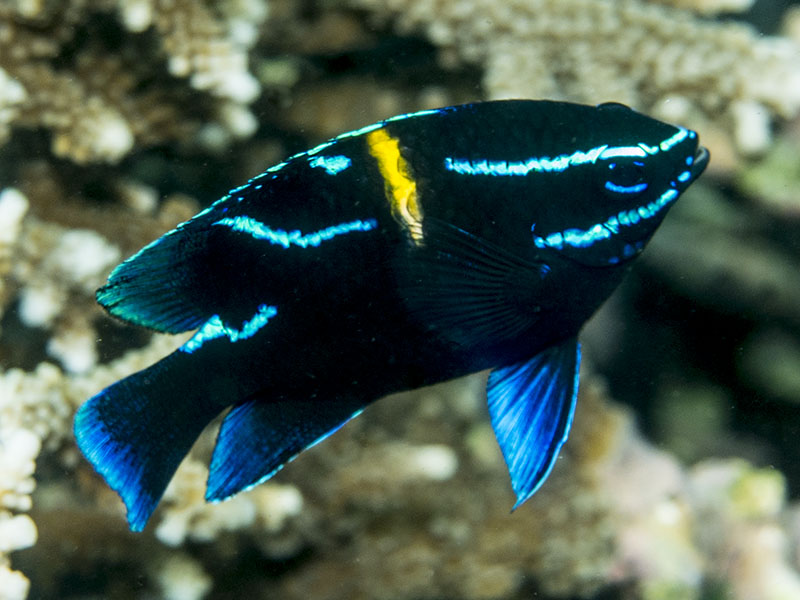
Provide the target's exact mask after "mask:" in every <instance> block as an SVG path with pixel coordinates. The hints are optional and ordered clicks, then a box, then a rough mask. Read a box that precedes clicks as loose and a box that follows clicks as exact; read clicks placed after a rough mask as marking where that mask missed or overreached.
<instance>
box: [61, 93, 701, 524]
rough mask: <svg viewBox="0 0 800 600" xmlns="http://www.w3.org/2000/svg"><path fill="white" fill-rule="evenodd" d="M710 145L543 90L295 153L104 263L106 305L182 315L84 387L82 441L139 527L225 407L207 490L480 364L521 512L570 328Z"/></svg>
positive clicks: (608, 288)
mask: <svg viewBox="0 0 800 600" xmlns="http://www.w3.org/2000/svg"><path fill="white" fill-rule="evenodd" d="M707 162H708V153H707V152H706V150H705V149H704V148H699V147H698V140H697V135H696V134H695V133H694V132H693V131H689V130H687V129H684V128H682V127H675V126H672V125H667V124H665V123H661V122H659V121H656V120H654V119H651V118H649V117H646V116H644V115H641V114H638V113H636V112H634V111H632V110H630V109H628V108H627V107H624V106H622V105H619V104H603V105H600V106H597V107H590V106H581V105H576V104H567V103H560V102H546V101H502V102H484V103H477V104H467V105H464V106H455V107H449V108H442V109H437V110H426V111H421V112H418V113H413V114H408V115H400V116H398V117H394V118H391V119H387V120H386V121H382V122H380V123H376V124H375V125H370V126H367V127H363V128H362V129H359V130H357V131H352V132H349V133H345V134H343V135H340V136H339V137H337V138H335V139H333V140H331V141H329V142H325V143H324V144H320V145H319V146H317V147H316V148H313V149H311V150H309V151H308V152H303V153H301V154H298V155H295V156H293V157H291V158H289V159H287V160H286V162H283V163H281V164H278V165H276V166H274V167H272V168H270V169H267V171H265V172H264V173H262V174H261V175H259V176H258V177H255V178H254V179H252V180H251V181H249V182H248V183H247V184H246V185H243V186H242V187H239V188H237V189H234V190H232V191H231V192H230V193H229V194H228V195H227V196H225V197H224V198H222V199H220V200H219V201H217V202H216V203H214V204H213V205H211V206H210V207H209V208H207V209H206V210H204V211H202V212H201V213H200V214H198V215H197V216H195V217H194V218H193V219H191V220H190V221H187V222H186V223H183V224H181V225H179V226H178V227H177V228H176V229H174V230H173V231H170V232H169V233H167V234H166V235H164V236H162V237H161V238H159V239H158V240H156V241H155V242H153V243H152V244H150V245H148V246H146V247H145V248H143V249H142V250H141V251H139V252H138V253H137V254H136V255H135V256H133V257H131V258H130V259H128V260H127V261H125V262H124V263H122V264H121V265H120V266H118V267H117V268H116V269H115V270H114V271H113V272H112V273H111V276H110V277H109V279H108V283H107V284H106V285H105V286H103V287H102V288H101V289H100V290H99V291H98V293H97V298H98V301H99V302H100V303H101V304H102V305H103V306H104V307H105V308H106V309H108V311H109V312H110V313H111V314H112V315H114V316H116V317H119V318H121V319H124V320H126V321H130V322H132V323H136V324H137V325H142V326H144V327H149V328H151V329H155V330H157V331H163V332H169V333H178V332H182V331H189V330H197V332H196V333H195V334H194V336H193V337H192V338H191V339H190V340H189V341H188V342H187V343H186V344H184V345H183V346H182V347H181V348H180V349H179V350H177V351H176V352H174V353H173V354H171V355H170V356H168V357H166V358H165V359H163V360H161V361H159V362H158V363H156V364H155V365H153V366H151V367H149V368H147V369H145V370H143V371H141V372H139V373H136V374H134V375H131V376H130V377H127V378H125V379H123V380H122V381H119V382H117V383H115V384H114V385H112V386H110V387H109V388H107V389H105V390H103V391H102V392H100V393H99V394H97V395H96V396H94V397H93V398H91V399H90V400H89V401H88V402H87V403H86V404H84V405H83V406H82V407H81V408H80V410H79V411H78V414H77V416H76V418H75V435H76V437H77V440H78V445H79V446H80V448H81V450H82V451H83V453H84V454H85V455H86V457H87V458H88V459H89V461H90V462H91V463H92V464H93V465H94V467H95V468H96V469H97V471H99V472H100V474H101V475H102V476H103V477H105V479H106V481H108V483H109V485H110V486H111V487H112V488H114V489H115V490H116V491H117V492H118V493H119V494H120V496H121V497H122V499H123V501H124V502H125V505H126V506H127V508H128V521H129V523H130V526H131V529H134V530H140V529H142V528H143V527H144V526H145V524H146V523H147V520H148V518H149V517H150V515H151V513H152V512H153V510H154V509H155V507H156V504H157V503H158V501H159V499H160V498H161V495H162V494H163V492H164V489H165V488H166V486H167V483H168V482H169V480H170V478H171V477H172V475H173V473H174V472H175V469H176V468H177V466H178V463H179V462H180V461H181V459H182V458H183V457H184V456H185V455H186V453H187V452H188V450H189V448H190V447H191V445H192V443H193V442H194V440H195V439H196V438H197V436H198V435H199V433H200V432H201V430H202V429H203V428H204V427H205V426H206V425H207V424H208V423H209V422H210V421H211V420H212V419H213V418H214V417H215V416H216V415H218V414H219V413H220V412H221V411H223V410H225V409H226V408H228V407H232V408H231V410H230V412H228V414H227V416H226V417H225V419H224V421H223V423H222V427H221V429H220V432H219V436H218V438H217V444H216V447H215V449H214V454H213V458H212V460H211V468H210V474H209V478H208V488H207V493H206V498H207V499H208V500H209V501H217V500H223V499H225V498H228V497H230V496H232V495H233V494H236V493H237V492H240V491H242V490H244V489H247V488H249V487H252V486H254V485H257V484H259V483H261V482H262V481H264V480H266V479H268V478H269V477H271V476H272V475H274V474H275V472H276V471H278V469H280V468H281V467H282V466H283V465H284V464H285V463H287V462H288V461H290V460H291V459H292V458H294V457H295V456H297V454H298V453H300V452H301V451H302V450H304V449H305V448H308V447H309V446H311V445H312V444H315V443H317V442H319V441H320V440H322V439H324V438H325V437H327V436H328V435H330V434H331V433H333V432H334V431H336V430H337V429H338V428H339V427H341V426H342V424H344V423H345V422H346V421H347V420H348V419H350V418H352V417H354V416H355V415H357V414H358V413H359V412H361V410H362V409H363V408H364V407H365V406H366V405H367V404H369V403H370V402H372V401H373V400H375V399H377V398H380V397H381V396H385V395H387V394H389V393H391V392H397V391H399V390H407V389H412V388H417V387H420V386H424V385H428V384H432V383H436V382H439V381H443V380H447V379H452V378H454V377H460V376H462V375H466V374H468V373H473V372H475V371H480V370H482V369H489V368H491V369H494V370H493V371H492V373H491V375H490V377H489V384H488V390H487V392H488V402H489V414H490V417H491V422H492V425H493V426H494V430H495V433H496V435H497V440H498V442H499V444H500V447H501V449H502V451H503V455H504V456H505V460H506V463H507V464H508V469H509V471H510V474H511V484H512V486H513V488H514V492H515V493H516V496H517V503H516V505H515V506H519V505H520V504H521V503H522V502H524V501H525V500H526V499H528V498H529V497H530V496H531V495H532V494H533V493H534V492H535V491H536V490H537V489H538V488H539V486H540V485H541V484H542V482H543V481H544V479H545V478H546V477H547V475H548V473H549V472H550V470H551V469H552V467H553V463H554V461H555V459H556V456H557V455H558V451H559V449H560V448H561V445H562V444H563V443H564V441H565V440H566V438H567V433H568V431H569V428H570V424H571V422H572V415H573V411H574V408H575V398H576V395H577V389H578V364H579V361H580V353H579V346H578V342H577V337H576V336H577V334H578V331H579V330H580V328H581V326H582V325H583V323H584V322H585V321H586V320H587V319H588V318H589V316H590V315H591V314H592V313H593V312H594V311H595V310H596V309H597V307H598V306H599V305H600V304H601V303H602V302H603V301H604V300H605V299H606V298H607V297H608V295H609V294H610V293H611V292H612V291H613V290H614V288H616V287H617V284H618V283H619V282H620V280H621V278H622V277H623V275H624V274H625V272H626V270H627V269H628V265H629V263H630V261H631V259H632V258H634V257H635V256H636V255H637V254H639V252H640V251H641V250H642V247H643V246H644V244H645V243H646V242H647V240H648V239H649V238H650V236H651V235H652V233H653V231H654V230H655V229H656V227H657V226H658V224H659V223H660V222H661V220H662V219H663V218H664V215H665V213H666V212H667V210H668V209H669V207H670V206H671V205H672V204H673V203H674V202H675V200H676V199H677V198H678V196H679V195H680V194H681V192H683V191H684V190H685V189H686V188H687V187H688V186H689V184H691V183H692V182H693V181H694V180H695V179H697V177H698V176H699V175H700V174H701V173H702V172H703V169H705V167H706V164H707Z"/></svg>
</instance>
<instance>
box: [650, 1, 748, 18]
mask: <svg viewBox="0 0 800 600" xmlns="http://www.w3.org/2000/svg"><path fill="white" fill-rule="evenodd" d="M654 1H655V2H658V3H660V4H669V5H671V6H675V7H677V8H686V9H689V10H693V11H695V12H698V13H701V14H706V15H710V14H716V13H725V12H744V11H746V10H748V9H749V8H750V7H752V6H753V2H754V1H755V0H654Z"/></svg>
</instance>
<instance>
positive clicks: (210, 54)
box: [0, 0, 266, 163]
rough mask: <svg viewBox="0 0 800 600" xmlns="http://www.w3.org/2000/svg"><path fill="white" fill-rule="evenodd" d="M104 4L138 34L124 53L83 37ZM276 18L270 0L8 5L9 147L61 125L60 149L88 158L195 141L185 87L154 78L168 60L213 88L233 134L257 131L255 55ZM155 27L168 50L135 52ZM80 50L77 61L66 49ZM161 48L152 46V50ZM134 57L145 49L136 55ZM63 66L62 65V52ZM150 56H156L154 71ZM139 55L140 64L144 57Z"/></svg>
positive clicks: (3, 75)
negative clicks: (18, 133) (15, 132)
mask: <svg viewBox="0 0 800 600" xmlns="http://www.w3.org/2000/svg"><path fill="white" fill-rule="evenodd" d="M98 11H103V12H105V13H107V14H109V15H115V16H116V17H117V18H118V20H119V27H121V28H122V29H123V30H125V31H126V32H127V33H128V34H129V35H128V37H127V38H125V39H123V40H122V42H121V43H120V44H119V48H118V49H115V51H114V52H108V51H107V50H106V49H103V48H100V47H99V46H98V45H97V40H98V39H99V38H96V37H95V38H90V42H89V43H87V44H83V43H82V39H81V37H80V36H78V35H77V33H78V32H81V31H82V30H83V28H87V27H92V26H95V22H96V15H97V13H98ZM265 18H266V3H265V2H263V1H259V0H249V1H244V0H242V1H235V0H229V1H226V2H224V3H220V4H219V5H218V6H217V7H216V8H213V7H212V6H211V5H210V3H209V4H206V3H205V2H193V1H190V0H184V1H183V2H178V1H168V0H131V1H124V0H118V1H115V0H101V1H97V2H88V1H86V0H72V1H70V2H62V3H57V2H42V3H19V4H15V3H11V4H9V3H4V4H2V5H0V144H2V143H3V142H4V141H5V140H6V139H7V138H8V137H9V134H10V131H11V129H12V128H14V127H26V128H33V127H42V128H45V129H48V130H50V131H52V134H53V135H52V150H53V152H54V154H56V155H57V156H64V157H68V158H70V159H72V160H73V161H76V162H79V163H87V162H97V161H106V162H117V161H119V160H120V159H121V158H123V157H124V156H125V155H127V154H128V153H129V152H130V151H131V150H132V149H133V148H134V147H135V146H146V145H150V144H154V143H158V142H164V141H172V140H181V139H186V138H187V136H188V135H190V134H191V133H192V132H195V133H196V132H197V130H198V127H199V123H197V122H196V121H193V120H192V118H191V116H190V115H185V114H184V111H182V110H181V108H182V106H181V97H182V96H186V94H185V93H181V91H180V88H179V86H177V85H176V86H173V88H172V89H170V88H169V86H165V90H166V91H162V90H159V89H153V88H152V86H151V85H150V84H149V83H148V80H149V79H150V78H151V77H152V75H153V71H157V69H158V67H157V65H158V64H159V63H160V62H161V61H163V60H164V58H165V57H167V58H168V60H167V65H168V71H169V73H170V74H171V75H173V76H174V77H176V78H180V79H184V78H186V79H188V82H189V84H190V85H191V87H192V88H194V89H195V90H201V91H204V92H207V93H208V94H209V95H210V98H209V100H210V103H211V105H212V109H211V112H212V114H215V115H217V117H218V122H219V123H218V125H217V127H218V128H220V129H221V130H222V131H223V132H227V133H228V137H233V138H236V137H247V136H249V135H251V134H252V133H253V131H254V130H255V126H256V124H255V120H254V118H253V117H252V115H251V114H250V112H249V110H248V108H247V105H248V104H249V103H250V102H252V101H253V100H254V99H255V97H256V96H257V95H258V94H259V92H260V86H259V84H258V82H257V80H256V79H255V78H254V77H253V76H252V75H251V74H250V73H249V71H248V70H247V52H248V50H249V48H250V47H251V46H252V45H253V44H254V42H255V41H256V38H257V36H256V32H257V28H258V26H259V24H260V23H261V22H262V21H263V20H264V19H265ZM150 28H152V29H153V30H154V31H155V32H156V33H157V35H158V36H159V38H158V39H159V41H160V42H161V44H160V52H158V51H151V52H150V54H152V56H150V55H148V54H147V53H145V55H144V56H142V53H141V52H137V51H136V50H135V48H136V44H137V43H138V42H137V36H138V37H142V36H143V35H144V33H145V32H146V31H147V30H148V29H150ZM75 45H77V47H78V51H77V52H75V54H74V56H71V60H63V58H64V55H65V53H71V52H73V48H72V47H73V46H75ZM149 50H151V49H149ZM134 54H138V56H135V58H134V56H133V55H134ZM56 58H59V59H62V61H61V62H62V64H60V65H59V66H58V67H55V66H54V59H56ZM142 58H145V59H149V60H151V61H153V66H151V67H149V68H145V66H144V65H143V64H142V62H141V61H142ZM137 59H138V61H137V62H134V61H136V60H137Z"/></svg>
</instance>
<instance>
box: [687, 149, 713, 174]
mask: <svg viewBox="0 0 800 600" xmlns="http://www.w3.org/2000/svg"><path fill="white" fill-rule="evenodd" d="M710 158H711V154H710V153H709V151H708V149H707V148H705V147H703V146H699V147H698V148H697V151H696V152H695V153H694V162H693V163H692V166H691V169H689V172H690V173H691V174H692V176H691V178H690V181H694V180H695V179H697V178H698V177H700V175H702V174H703V171H705V170H706V167H707V166H708V161H709V159H710Z"/></svg>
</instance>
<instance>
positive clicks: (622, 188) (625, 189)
mask: <svg viewBox="0 0 800 600" xmlns="http://www.w3.org/2000/svg"><path fill="white" fill-rule="evenodd" d="M606 189H607V190H608V191H610V192H617V193H620V194H638V193H639V192H643V191H645V190H646V189H647V184H646V183H637V184H636V185H617V184H616V183H613V182H611V181H606Z"/></svg>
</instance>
